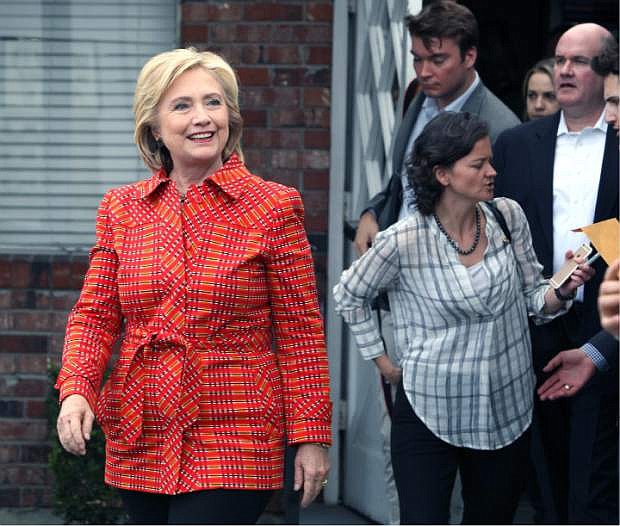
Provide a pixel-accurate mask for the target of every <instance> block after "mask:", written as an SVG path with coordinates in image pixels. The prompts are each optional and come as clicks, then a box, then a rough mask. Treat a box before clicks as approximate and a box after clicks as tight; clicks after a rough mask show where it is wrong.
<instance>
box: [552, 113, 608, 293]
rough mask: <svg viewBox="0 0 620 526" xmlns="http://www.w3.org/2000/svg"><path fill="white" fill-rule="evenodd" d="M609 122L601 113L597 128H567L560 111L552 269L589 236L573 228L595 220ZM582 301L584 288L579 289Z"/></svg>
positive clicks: (554, 172)
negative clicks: (578, 129)
mask: <svg viewBox="0 0 620 526" xmlns="http://www.w3.org/2000/svg"><path fill="white" fill-rule="evenodd" d="M606 133H607V123H606V122H605V120H604V114H601V116H600V117H599V119H598V121H597V122H596V124H595V125H594V127H587V128H584V129H583V130H581V131H579V132H571V131H568V128H567V126H566V120H565V119H564V112H562V113H561V114H560V124H559V125H558V132H557V142H556V146H555V160H554V165H553V271H554V272H557V271H558V270H559V268H560V267H561V266H562V264H563V263H564V254H565V253H566V251H567V250H572V251H573V252H574V251H575V250H576V249H577V248H578V247H579V246H580V245H581V244H583V243H589V242H590V241H589V239H588V237H587V236H586V235H585V234H583V233H581V232H572V230H573V229H574V228H579V227H582V226H586V225H590V224H592V222H593V221H594V211H595V208H596V197H597V195H598V185H599V180H600V177H601V166H602V165H603V155H604V153H605V137H606ZM575 299H576V300H577V301H583V287H579V289H578V290H577V296H576V297H575Z"/></svg>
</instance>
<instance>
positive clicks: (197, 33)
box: [181, 24, 209, 45]
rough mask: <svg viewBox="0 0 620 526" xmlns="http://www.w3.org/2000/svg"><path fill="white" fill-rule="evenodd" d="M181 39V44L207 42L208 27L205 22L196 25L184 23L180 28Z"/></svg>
mask: <svg viewBox="0 0 620 526" xmlns="http://www.w3.org/2000/svg"><path fill="white" fill-rule="evenodd" d="M181 40H182V41H183V45H188V44H193V43H194V42H207V41H208V40H209V28H208V27H207V26H206V25H205V24H201V25H196V26H190V25H185V24H184V25H183V28H182V29H181Z"/></svg>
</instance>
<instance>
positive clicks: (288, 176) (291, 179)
mask: <svg viewBox="0 0 620 526" xmlns="http://www.w3.org/2000/svg"><path fill="white" fill-rule="evenodd" d="M266 178H267V179H269V180H270V181H275V182H276V183H280V184H284V185H286V186H292V187H294V188H299V170H287V169H282V168H275V169H273V170H269V173H268V174H267V177H266Z"/></svg>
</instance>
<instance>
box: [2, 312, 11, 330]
mask: <svg viewBox="0 0 620 526" xmlns="http://www.w3.org/2000/svg"><path fill="white" fill-rule="evenodd" d="M12 328H13V314H12V313H10V312H6V311H0V331H7V330H10V329H12Z"/></svg>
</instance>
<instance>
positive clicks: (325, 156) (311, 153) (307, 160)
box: [302, 150, 329, 170]
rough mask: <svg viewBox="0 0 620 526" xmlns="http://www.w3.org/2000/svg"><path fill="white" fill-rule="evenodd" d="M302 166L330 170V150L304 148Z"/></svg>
mask: <svg viewBox="0 0 620 526" xmlns="http://www.w3.org/2000/svg"><path fill="white" fill-rule="evenodd" d="M302 167H303V168H304V169H310V170H329V152H328V151H327V150H304V152H303V156H302Z"/></svg>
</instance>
